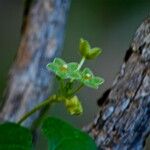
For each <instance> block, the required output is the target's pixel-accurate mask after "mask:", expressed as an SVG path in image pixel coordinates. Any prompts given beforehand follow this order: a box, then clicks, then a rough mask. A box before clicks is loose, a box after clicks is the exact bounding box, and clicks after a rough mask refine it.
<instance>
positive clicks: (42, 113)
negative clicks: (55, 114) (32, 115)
mask: <svg viewBox="0 0 150 150" xmlns="http://www.w3.org/2000/svg"><path fill="white" fill-rule="evenodd" d="M49 108H50V105H47V106H44V107H43V108H42V110H41V111H40V115H39V117H38V118H37V119H36V120H35V121H34V122H33V123H32V126H31V130H32V131H33V132H34V131H36V129H37V128H38V127H39V126H40V124H41V122H42V121H43V119H44V118H45V116H46V114H47V112H48V110H49Z"/></svg>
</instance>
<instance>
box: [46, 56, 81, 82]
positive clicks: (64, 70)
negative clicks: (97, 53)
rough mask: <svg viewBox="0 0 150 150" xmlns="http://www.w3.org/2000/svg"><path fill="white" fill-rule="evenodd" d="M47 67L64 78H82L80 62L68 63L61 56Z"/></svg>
mask: <svg viewBox="0 0 150 150" xmlns="http://www.w3.org/2000/svg"><path fill="white" fill-rule="evenodd" d="M47 68H48V69H49V70H51V71H53V72H54V73H55V74H56V75H57V76H59V77H60V78H62V79H76V80H77V79H80V78H81V75H80V72H79V71H78V70H77V68H78V64H77V63H75V62H71V63H68V64H67V63H66V62H65V61H64V60H62V59H60V58H55V59H54V61H53V62H52V63H49V64H48V65H47Z"/></svg>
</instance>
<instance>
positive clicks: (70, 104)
mask: <svg viewBox="0 0 150 150" xmlns="http://www.w3.org/2000/svg"><path fill="white" fill-rule="evenodd" d="M65 105H66V107H67V110H68V111H69V113H70V114H71V115H80V114H82V112H83V108H82V105H81V103H80V101H79V99H78V97H77V96H73V97H72V98H71V99H66V100H65Z"/></svg>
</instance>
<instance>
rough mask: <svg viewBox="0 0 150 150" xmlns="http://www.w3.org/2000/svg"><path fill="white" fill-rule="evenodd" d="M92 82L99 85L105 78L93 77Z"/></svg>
mask: <svg viewBox="0 0 150 150" xmlns="http://www.w3.org/2000/svg"><path fill="white" fill-rule="evenodd" d="M92 82H93V83H95V84H97V85H101V84H103V83H104V79H103V78H100V77H93V79H92Z"/></svg>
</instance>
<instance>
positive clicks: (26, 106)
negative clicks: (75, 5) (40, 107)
mask: <svg viewBox="0 0 150 150" xmlns="http://www.w3.org/2000/svg"><path fill="white" fill-rule="evenodd" d="M27 4H29V1H28V0H27ZM69 5H70V0H34V2H33V4H32V5H31V4H29V5H28V6H27V7H26V11H25V12H26V13H25V15H27V16H25V21H24V25H23V32H22V39H21V42H20V46H19V49H18V52H17V56H16V59H15V62H14V64H13V66H12V68H11V70H10V74H9V82H8V87H7V90H6V101H5V104H4V105H3V106H2V109H1V112H0V118H1V119H2V120H9V121H14V122H16V121H18V120H19V118H20V117H21V116H22V115H23V114H24V113H25V112H28V111H30V110H31V109H32V108H33V107H34V106H35V105H37V104H38V103H40V102H41V101H42V100H44V99H46V98H47V97H48V95H49V94H50V89H51V86H52V80H53V77H52V75H51V74H50V72H48V71H47V69H46V64H47V63H48V62H50V61H52V60H53V58H54V57H56V56H58V55H59V54H60V52H61V49H62V44H63V39H64V28H65V24H66V18H67V14H68V10H69ZM28 7H29V8H30V9H28ZM37 117H38V113H36V114H35V115H33V116H32V117H31V118H29V119H28V120H27V121H25V122H24V125H25V126H30V125H31V123H32V122H33V121H34V120H35V119H36V118H37Z"/></svg>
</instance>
